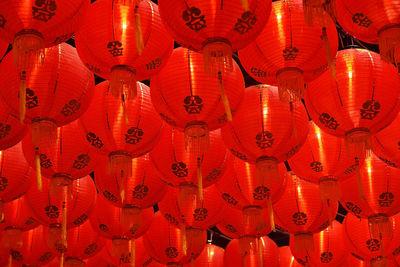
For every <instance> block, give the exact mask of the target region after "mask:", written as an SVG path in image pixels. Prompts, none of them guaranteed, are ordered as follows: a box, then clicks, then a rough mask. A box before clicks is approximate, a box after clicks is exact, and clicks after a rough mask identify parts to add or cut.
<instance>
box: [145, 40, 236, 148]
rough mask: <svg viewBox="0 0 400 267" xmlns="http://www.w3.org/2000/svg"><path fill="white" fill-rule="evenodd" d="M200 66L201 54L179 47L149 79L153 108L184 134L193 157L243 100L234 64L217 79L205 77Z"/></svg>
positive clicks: (207, 143)
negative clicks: (231, 69) (165, 63)
mask: <svg viewBox="0 0 400 267" xmlns="http://www.w3.org/2000/svg"><path fill="white" fill-rule="evenodd" d="M203 66H204V62H203V57H202V56H201V54H199V53H196V52H193V51H190V50H188V49H186V48H181V47H180V48H177V49H175V50H174V51H173V52H172V56H171V58H170V59H169V61H168V63H167V65H166V66H165V68H163V69H162V70H161V71H160V72H159V73H158V75H156V76H154V77H153V78H152V79H151V99H152V101H153V105H154V108H155V109H156V110H157V112H158V113H160V115H161V117H163V119H164V120H165V121H166V122H168V123H169V124H170V125H172V126H173V127H175V128H178V129H182V130H184V131H185V145H186V147H187V148H189V151H191V152H192V153H193V154H198V153H202V152H204V151H205V150H207V149H208V146H209V134H208V133H209V131H212V130H215V129H218V128H220V127H221V126H223V125H224V124H225V123H226V121H227V120H228V121H230V120H231V117H232V116H231V109H232V110H234V111H236V110H237V108H238V106H239V104H240V102H241V100H242V98H243V89H244V80H243V75H242V72H241V71H240V68H239V66H238V65H237V64H236V63H234V64H233V71H232V72H231V73H227V74H226V75H225V76H223V77H222V76H221V75H219V77H218V78H215V77H209V76H207V75H206V74H205V73H204V71H203ZM224 107H225V109H224Z"/></svg>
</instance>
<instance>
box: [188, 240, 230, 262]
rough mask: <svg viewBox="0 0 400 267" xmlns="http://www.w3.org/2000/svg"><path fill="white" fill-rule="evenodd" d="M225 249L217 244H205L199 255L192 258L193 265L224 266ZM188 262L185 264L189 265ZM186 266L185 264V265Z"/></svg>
mask: <svg viewBox="0 0 400 267" xmlns="http://www.w3.org/2000/svg"><path fill="white" fill-rule="evenodd" d="M224 252H225V250H224V249H223V248H221V247H219V246H216V245H212V244H206V245H205V246H204V248H203V251H202V252H201V253H200V255H199V256H198V257H197V258H196V259H195V260H194V262H193V264H192V266H194V267H203V266H207V267H224V266H225V265H224ZM189 266H190V264H188V265H187V267H189ZM185 267H186V265H185Z"/></svg>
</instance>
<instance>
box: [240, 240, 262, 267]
mask: <svg viewBox="0 0 400 267" xmlns="http://www.w3.org/2000/svg"><path fill="white" fill-rule="evenodd" d="M256 245H257V238H256V237H255V236H253V235H245V236H242V237H240V238H239V254H240V255H241V256H242V258H243V262H246V260H245V257H246V256H250V255H256V254H258V252H257V248H256Z"/></svg>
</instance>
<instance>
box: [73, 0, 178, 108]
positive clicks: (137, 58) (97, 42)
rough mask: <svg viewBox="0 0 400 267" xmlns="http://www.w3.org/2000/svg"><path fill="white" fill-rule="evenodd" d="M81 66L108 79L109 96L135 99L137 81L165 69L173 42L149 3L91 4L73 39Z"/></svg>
mask: <svg viewBox="0 0 400 267" xmlns="http://www.w3.org/2000/svg"><path fill="white" fill-rule="evenodd" d="M76 47H77V50H78V52H79V55H80V57H81V59H82V61H83V62H84V64H85V65H86V66H87V67H88V68H89V69H90V70H91V71H93V72H94V73H96V74H97V75H99V76H101V77H103V78H105V79H110V81H111V86H110V89H111V90H110V93H111V94H112V95H114V96H115V97H117V98H118V100H120V99H121V96H123V98H127V99H130V98H132V99H133V98H134V97H135V96H136V93H137V91H136V85H135V83H136V80H138V81H140V80H146V79H148V78H150V77H151V76H153V75H154V74H156V73H157V72H158V71H159V70H160V69H161V68H162V67H163V65H165V62H166V61H167V60H168V57H169V55H170V54H171V51H172V49H173V40H172V38H171V37H170V36H169V35H168V33H167V32H166V30H165V29H164V25H163V24H162V22H161V19H160V16H159V13H158V6H157V5H156V4H155V3H153V2H152V1H149V0H144V1H138V2H137V3H136V5H120V4H118V1H115V0H101V1H96V2H95V3H93V4H92V5H91V7H90V9H89V11H88V13H87V15H86V17H85V20H84V22H83V24H82V27H81V29H80V31H78V32H77V35H76Z"/></svg>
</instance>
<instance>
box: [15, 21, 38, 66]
mask: <svg viewBox="0 0 400 267" xmlns="http://www.w3.org/2000/svg"><path fill="white" fill-rule="evenodd" d="M13 54H14V64H15V66H16V67H17V68H19V69H22V70H26V69H28V68H31V67H32V66H33V65H34V64H38V63H39V64H40V63H42V62H43V60H44V54H45V53H44V41H43V37H42V35H41V34H40V33H39V32H37V31H35V30H31V29H30V30H22V31H21V32H19V33H17V34H16V35H15V38H14V42H13Z"/></svg>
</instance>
